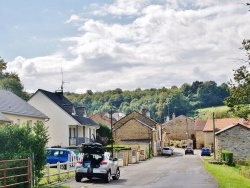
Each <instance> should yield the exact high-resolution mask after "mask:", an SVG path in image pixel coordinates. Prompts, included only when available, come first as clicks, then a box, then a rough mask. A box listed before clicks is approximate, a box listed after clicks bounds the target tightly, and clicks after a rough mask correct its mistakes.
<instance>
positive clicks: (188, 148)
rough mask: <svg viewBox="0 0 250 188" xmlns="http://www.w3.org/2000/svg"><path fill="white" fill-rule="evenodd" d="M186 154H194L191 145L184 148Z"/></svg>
mask: <svg viewBox="0 0 250 188" xmlns="http://www.w3.org/2000/svg"><path fill="white" fill-rule="evenodd" d="M187 154H194V150H193V148H192V147H189V146H188V147H186V148H185V155H187Z"/></svg>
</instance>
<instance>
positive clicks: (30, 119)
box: [0, 90, 49, 126]
mask: <svg viewBox="0 0 250 188" xmlns="http://www.w3.org/2000/svg"><path fill="white" fill-rule="evenodd" d="M48 120H49V117H48V116H47V115H45V113H42V112H41V111H39V110H38V109H37V108H35V107H34V106H32V105H30V104H29V103H27V102H26V101H24V100H23V99H21V98H20V97H18V96H17V95H15V94H14V93H12V92H11V91H7V90H0V124H6V123H13V124H18V125H19V126H22V125H23V124H26V123H28V124H29V126H33V125H34V123H36V122H37V121H40V122H42V123H44V124H45V122H46V121H48Z"/></svg>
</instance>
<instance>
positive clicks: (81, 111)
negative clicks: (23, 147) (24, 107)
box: [28, 89, 99, 147]
mask: <svg viewBox="0 0 250 188" xmlns="http://www.w3.org/2000/svg"><path fill="white" fill-rule="evenodd" d="M28 103H29V104H31V105H33V106H34V107H36V108H37V109H39V110H40V111H41V112H44V113H46V114H47V115H48V116H49V117H50V119H49V121H47V122H46V123H45V125H46V126H47V127H48V132H49V135H50V139H49V143H48V146H50V147H51V146H63V147H69V146H79V145H81V144H82V143H86V142H90V141H93V140H95V136H96V129H98V128H99V126H98V125H97V124H96V123H95V122H94V121H93V120H91V119H90V118H88V117H87V115H86V109H85V108H84V107H76V106H74V105H73V104H72V103H71V102H70V101H69V100H68V99H67V98H66V97H64V95H63V91H61V90H59V91H55V92H49V91H45V90H42V89H39V90H37V91H36V92H35V93H34V95H32V97H31V98H30V99H29V100H28Z"/></svg>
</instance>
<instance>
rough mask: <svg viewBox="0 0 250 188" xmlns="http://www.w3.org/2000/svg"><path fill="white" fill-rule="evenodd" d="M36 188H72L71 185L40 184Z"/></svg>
mask: <svg viewBox="0 0 250 188" xmlns="http://www.w3.org/2000/svg"><path fill="white" fill-rule="evenodd" d="M35 188H70V186H39V187H35Z"/></svg>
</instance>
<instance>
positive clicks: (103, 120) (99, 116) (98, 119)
mask: <svg viewBox="0 0 250 188" xmlns="http://www.w3.org/2000/svg"><path fill="white" fill-rule="evenodd" d="M112 116H113V115H112ZM89 118H90V119H92V120H93V121H94V122H95V123H96V124H99V123H100V124H102V125H106V126H107V127H108V128H110V129H111V119H110V118H111V116H110V114H109V113H96V114H93V115H91V116H90V117H89ZM115 122H116V119H115V118H113V117H112V123H113V124H114V123H115Z"/></svg>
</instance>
